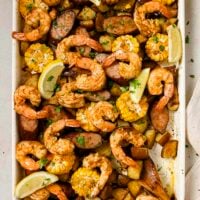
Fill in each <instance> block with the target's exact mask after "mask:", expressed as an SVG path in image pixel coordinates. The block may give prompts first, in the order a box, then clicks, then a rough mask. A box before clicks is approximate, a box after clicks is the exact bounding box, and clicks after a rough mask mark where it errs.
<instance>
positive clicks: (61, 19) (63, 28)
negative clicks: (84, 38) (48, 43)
mask: <svg viewBox="0 0 200 200" xmlns="http://www.w3.org/2000/svg"><path fill="white" fill-rule="evenodd" d="M75 18H76V14H75V13H74V12H73V11H72V10H67V11H64V12H63V13H62V14H61V15H60V16H58V17H57V18H56V19H55V20H54V21H53V23H52V27H51V30H50V36H51V38H52V39H53V40H61V39H63V38H64V37H66V36H67V35H68V33H69V32H70V31H71V29H72V27H73V25H74V21H75Z"/></svg>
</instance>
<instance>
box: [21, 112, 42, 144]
mask: <svg viewBox="0 0 200 200" xmlns="http://www.w3.org/2000/svg"><path fill="white" fill-rule="evenodd" d="M19 134H20V138H21V140H36V139H37V136H38V120H37V119H29V118H27V117H24V116H23V115H20V116H19Z"/></svg>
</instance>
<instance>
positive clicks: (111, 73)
mask: <svg viewBox="0 0 200 200" xmlns="http://www.w3.org/2000/svg"><path fill="white" fill-rule="evenodd" d="M105 72H106V75H107V76H108V77H109V78H111V79H112V80H114V81H115V82H116V83H118V84H120V85H126V84H127V83H128V81H127V80H125V79H124V78H123V77H122V76H121V75H120V74H119V63H118V62H114V63H113V64H112V65H111V66H110V67H107V68H106V69H105Z"/></svg>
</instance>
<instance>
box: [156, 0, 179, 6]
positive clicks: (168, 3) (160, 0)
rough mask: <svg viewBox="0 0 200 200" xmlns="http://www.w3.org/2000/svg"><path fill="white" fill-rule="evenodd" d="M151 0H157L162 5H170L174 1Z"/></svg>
mask: <svg viewBox="0 0 200 200" xmlns="http://www.w3.org/2000/svg"><path fill="white" fill-rule="evenodd" d="M153 1H159V2H161V3H162V4H164V5H171V4H172V3H174V2H175V0H153Z"/></svg>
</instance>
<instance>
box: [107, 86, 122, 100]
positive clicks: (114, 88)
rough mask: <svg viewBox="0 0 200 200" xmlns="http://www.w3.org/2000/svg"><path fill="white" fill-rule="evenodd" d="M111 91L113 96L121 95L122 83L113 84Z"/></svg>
mask: <svg viewBox="0 0 200 200" xmlns="http://www.w3.org/2000/svg"><path fill="white" fill-rule="evenodd" d="M110 93H111V95H112V96H116V97H119V96H120V95H121V94H122V90H121V89H120V85H118V84H117V83H113V85H112V87H111V89H110Z"/></svg>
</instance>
